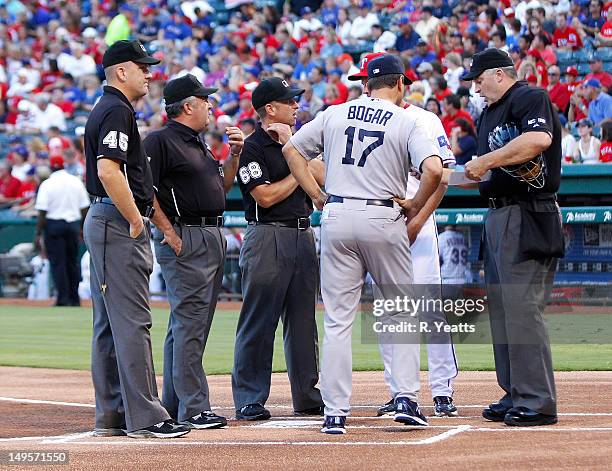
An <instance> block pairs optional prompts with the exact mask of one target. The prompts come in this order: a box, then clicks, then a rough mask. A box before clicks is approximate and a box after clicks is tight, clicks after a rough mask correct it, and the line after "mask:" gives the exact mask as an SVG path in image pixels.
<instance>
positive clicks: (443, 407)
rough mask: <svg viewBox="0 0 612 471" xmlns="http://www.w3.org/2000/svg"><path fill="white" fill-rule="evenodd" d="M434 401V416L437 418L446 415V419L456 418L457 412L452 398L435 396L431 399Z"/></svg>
mask: <svg viewBox="0 0 612 471" xmlns="http://www.w3.org/2000/svg"><path fill="white" fill-rule="evenodd" d="M433 401H434V414H436V416H437V417H442V416H444V415H446V416H447V417H456V416H457V414H458V412H457V408H456V407H455V404H453V398H452V397H450V396H436V397H434V398H433Z"/></svg>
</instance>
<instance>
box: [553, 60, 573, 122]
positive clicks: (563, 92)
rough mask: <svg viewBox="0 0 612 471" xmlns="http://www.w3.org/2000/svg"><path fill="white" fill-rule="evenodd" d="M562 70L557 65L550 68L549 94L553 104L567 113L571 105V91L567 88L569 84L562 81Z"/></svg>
mask: <svg viewBox="0 0 612 471" xmlns="http://www.w3.org/2000/svg"><path fill="white" fill-rule="evenodd" d="M560 79H561V70H559V67H557V66H556V65H553V66H551V67H550V68H549V69H548V81H549V83H548V96H550V101H552V104H553V106H554V107H555V109H556V110H557V112H559V113H563V114H565V113H566V112H567V107H568V106H569V100H570V96H571V93H570V92H569V90H568V89H567V84H566V83H563V82H561V80H560Z"/></svg>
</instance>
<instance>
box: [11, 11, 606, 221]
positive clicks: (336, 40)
mask: <svg viewBox="0 0 612 471" xmlns="http://www.w3.org/2000/svg"><path fill="white" fill-rule="evenodd" d="M610 5H612V3H610V2H609V3H606V4H604V3H603V2H601V1H599V0H590V1H589V0H573V1H570V0H553V1H548V0H531V1H517V0H502V1H497V0H491V1H485V0H470V1H459V0H374V1H372V0H324V1H323V2H322V3H321V1H320V0H292V1H289V2H283V1H282V0H278V1H273V0H272V1H266V0H263V1H262V0H256V1H254V2H253V1H251V0H226V2H225V3H223V2H219V1H218V0H217V1H211V2H210V3H207V2H205V1H202V0H195V1H183V2H181V1H178V0H153V1H148V2H145V1H127V2H119V1H113V0H86V1H75V0H42V1H27V2H26V1H19V0H3V1H0V156H1V158H0V219H7V218H9V219H10V218H15V217H32V216H35V214H36V211H35V209H34V199H35V195H36V191H37V187H38V185H39V183H40V181H41V180H44V179H45V178H46V177H47V176H48V175H49V167H50V165H49V162H50V159H56V161H57V158H60V159H62V160H63V165H64V168H65V170H66V171H68V172H69V173H71V174H73V175H77V176H79V177H83V174H84V165H83V161H84V156H83V146H82V135H83V124H84V123H85V121H86V118H87V115H88V112H89V111H90V110H91V109H92V107H93V106H94V104H95V103H96V100H97V99H98V98H99V97H100V95H101V79H103V77H104V75H103V70H102V66H101V59H102V55H103V53H104V51H105V50H106V48H107V47H108V45H110V44H112V43H113V42H114V41H116V40H118V39H127V38H137V39H140V40H141V41H142V42H143V43H144V44H145V45H146V47H147V48H148V49H149V50H150V51H151V52H152V53H153V54H154V55H155V57H157V58H159V59H161V61H162V62H161V63H160V65H159V66H155V67H154V68H153V80H152V82H151V84H150V92H149V94H148V95H147V96H146V97H144V98H143V99H141V100H140V101H139V103H138V104H137V106H136V112H137V117H138V119H139V123H140V125H141V130H142V132H143V134H144V135H146V133H147V132H148V131H149V130H153V129H157V128H159V127H161V126H162V125H163V124H164V122H165V119H166V118H165V115H164V106H163V103H162V88H163V85H164V83H165V82H166V81H167V80H169V79H171V78H176V77H179V76H181V75H183V74H186V73H191V74H193V75H195V76H196V77H198V78H199V79H200V80H201V81H202V82H203V83H204V85H205V86H207V87H210V86H214V87H218V91H217V93H215V94H214V95H213V96H211V101H212V102H213V104H214V111H213V113H214V120H213V121H214V125H211V126H210V128H209V132H208V133H207V135H206V141H207V143H208V145H209V146H210V147H211V149H212V152H213V154H214V155H215V157H216V158H218V159H219V160H220V161H223V160H224V159H226V158H227V155H228V153H229V146H228V144H227V143H226V142H225V140H226V137H225V133H224V130H225V128H226V127H227V126H228V125H235V124H237V125H238V126H240V128H241V129H242V130H243V131H244V133H245V135H248V134H250V133H251V132H252V131H253V129H254V127H255V124H256V114H255V111H254V110H253V108H252V106H251V91H252V90H253V89H254V87H255V86H256V85H257V83H258V81H259V80H261V79H262V78H264V77H269V76H281V77H283V78H285V79H286V80H287V81H290V82H293V83H294V84H295V85H297V86H299V87H301V88H304V89H305V90H306V93H304V95H303V96H302V97H301V99H300V103H299V105H300V108H299V113H298V123H297V127H298V128H299V127H300V126H301V125H302V124H303V123H305V122H308V121H309V120H311V119H313V117H314V116H315V115H316V114H317V113H318V112H319V111H321V110H323V109H325V108H326V107H328V106H331V105H335V104H339V103H343V102H345V101H347V100H351V99H354V98H356V97H358V96H359V95H360V94H361V93H362V89H361V85H360V82H358V81H351V80H349V78H348V77H349V76H350V75H352V74H354V73H356V72H358V70H359V67H360V61H361V60H362V58H363V56H364V55H365V54H367V53H370V52H389V53H392V54H397V55H399V56H400V57H401V58H402V59H403V60H404V62H405V65H406V70H407V74H408V75H409V76H410V77H412V79H413V84H412V85H411V87H410V92H409V94H407V97H406V100H407V101H408V102H410V103H411V104H413V105H415V106H421V107H425V108H426V109H428V110H430V111H432V112H434V113H436V114H437V115H439V116H440V118H441V119H442V122H443V123H444V126H445V129H446V131H447V133H448V136H449V141H450V143H451V147H452V150H453V152H454V153H455V155H456V156H457V160H458V163H465V162H467V161H468V160H470V159H471V157H472V155H474V154H475V153H476V139H475V122H476V120H477V119H478V116H479V114H480V112H481V110H482V108H483V106H484V103H483V101H482V99H481V98H480V97H479V96H478V95H477V94H475V93H474V89H473V88H472V87H473V85H472V83H471V82H463V81H462V80H461V76H462V74H463V73H464V72H465V71H466V70H467V69H469V66H470V59H471V57H472V55H473V54H474V53H475V52H477V51H480V50H483V49H484V48H486V47H497V48H500V49H503V50H505V51H507V52H508V53H509V54H510V55H511V57H512V58H513V60H514V62H515V64H516V66H517V69H518V71H519V78H521V79H523V80H526V81H527V82H528V83H529V84H530V85H532V86H534V87H543V88H546V89H547V90H548V92H549V94H550V96H551V99H552V101H553V103H554V106H555V107H556V108H557V110H558V112H559V116H560V119H561V121H562V124H563V126H564V138H563V156H564V161H565V163H566V164H578V163H590V164H592V163H605V162H607V163H609V162H611V161H612V121H611V120H610V119H611V118H612V98H611V97H610V95H609V94H608V92H609V89H610V87H612V75H610V73H609V72H610V71H612V23H611V22H610V21H609V20H608V19H607V13H608V8H609V6H610Z"/></svg>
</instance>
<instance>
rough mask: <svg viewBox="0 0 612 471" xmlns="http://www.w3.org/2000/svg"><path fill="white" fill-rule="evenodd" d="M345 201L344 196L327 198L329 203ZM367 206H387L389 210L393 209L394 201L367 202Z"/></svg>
mask: <svg viewBox="0 0 612 471" xmlns="http://www.w3.org/2000/svg"><path fill="white" fill-rule="evenodd" d="M344 199H345V198H343V197H342V196H335V195H329V197H328V198H327V202H328V203H344ZM346 199H347V200H350V199H356V198H346ZM361 201H363V200H361ZM366 204H367V205H368V206H386V207H387V208H392V207H393V200H366Z"/></svg>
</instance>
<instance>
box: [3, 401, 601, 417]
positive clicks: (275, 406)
mask: <svg viewBox="0 0 612 471" xmlns="http://www.w3.org/2000/svg"><path fill="white" fill-rule="evenodd" d="M0 401H5V402H17V403H22V404H45V405H53V406H65V407H85V408H95V407H96V406H95V404H86V403H82V402H62V401H47V400H42V399H25V398H19V397H6V396H0ZM457 406H458V408H459V409H467V408H480V409H482V408H484V407H488V406H483V405H473V404H469V405H468V404H465V405H464V404H458V405H457ZM266 407H267V408H270V409H293V407H292V406H287V405H282V404H271V405H266ZM378 407H380V405H371V406H368V405H356V406H351V408H352V409H375V408H378ZM569 407H572V404H569ZM422 408H425V409H427V408H429V406H422ZM212 409H213V410H225V409H233V406H218V407H213V408H212ZM558 415H559V416H566V417H569V416H576V417H588V416H594V417H598V416H600V417H612V412H566V413H560V414H558ZM354 417H356V418H359V419H375V420H376V419H384V418H385V417H359V416H354ZM479 417H480V415H475V416H457V417H430V418H432V419H439V418H442V419H456V418H459V419H461V418H463V419H470V418H479ZM294 418H295V417H294V416H287V417H275V419H289V420H290V419H294Z"/></svg>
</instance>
